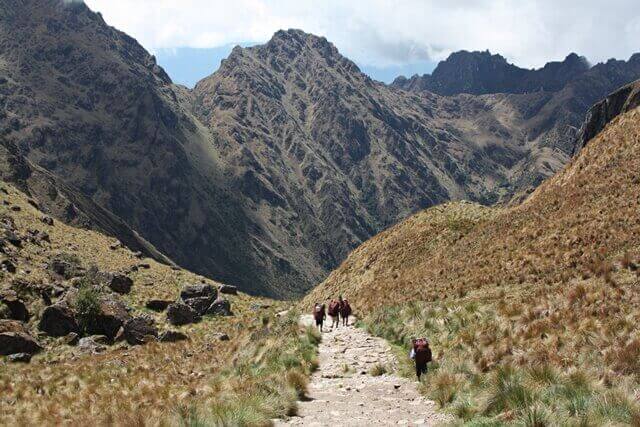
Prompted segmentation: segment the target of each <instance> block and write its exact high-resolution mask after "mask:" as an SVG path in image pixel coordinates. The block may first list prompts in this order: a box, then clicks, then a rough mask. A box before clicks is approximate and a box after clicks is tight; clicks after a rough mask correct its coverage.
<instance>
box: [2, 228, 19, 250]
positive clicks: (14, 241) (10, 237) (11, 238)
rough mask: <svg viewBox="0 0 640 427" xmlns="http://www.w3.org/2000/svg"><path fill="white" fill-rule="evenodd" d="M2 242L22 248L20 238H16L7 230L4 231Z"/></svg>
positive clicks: (16, 235) (13, 232)
mask: <svg viewBox="0 0 640 427" xmlns="http://www.w3.org/2000/svg"><path fill="white" fill-rule="evenodd" d="M4 240H6V241H7V242H9V243H11V244H12V245H13V246H17V247H21V246H22V237H20V236H18V234H16V232H15V231H13V230H10V229H8V228H7V229H5V230H4Z"/></svg>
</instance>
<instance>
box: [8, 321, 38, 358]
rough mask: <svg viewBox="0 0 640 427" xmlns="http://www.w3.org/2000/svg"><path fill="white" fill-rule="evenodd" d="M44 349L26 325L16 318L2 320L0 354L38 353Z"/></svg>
mask: <svg viewBox="0 0 640 427" xmlns="http://www.w3.org/2000/svg"><path fill="white" fill-rule="evenodd" d="M40 350H42V347H41V346H40V344H38V342H37V341H36V340H35V339H34V338H33V337H32V336H31V335H29V333H28V331H27V329H26V327H25V326H24V325H23V324H21V323H20V322H17V321H15V320H0V354H1V355H4V356H7V355H10V354H15V353H29V354H32V353H37V352H39V351H40Z"/></svg>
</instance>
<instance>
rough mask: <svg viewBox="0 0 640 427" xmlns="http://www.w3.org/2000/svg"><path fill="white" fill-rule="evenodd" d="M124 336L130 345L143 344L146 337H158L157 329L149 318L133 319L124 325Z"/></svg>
mask: <svg viewBox="0 0 640 427" xmlns="http://www.w3.org/2000/svg"><path fill="white" fill-rule="evenodd" d="M124 336H125V339H126V340H127V342H128V343H129V344H131V345H139V344H145V343H146V342H147V340H148V337H150V336H152V337H157V336H158V328H156V325H155V322H154V320H153V318H152V317H150V316H139V317H134V318H133V319H129V320H127V322H126V323H125V324H124Z"/></svg>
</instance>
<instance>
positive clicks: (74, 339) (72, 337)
mask: <svg viewBox="0 0 640 427" xmlns="http://www.w3.org/2000/svg"><path fill="white" fill-rule="evenodd" d="M78 341H80V335H78V334H77V333H75V332H69V333H68V334H67V335H65V336H64V338H63V339H62V342H64V343H65V344H66V345H71V346H73V345H77V344H78Z"/></svg>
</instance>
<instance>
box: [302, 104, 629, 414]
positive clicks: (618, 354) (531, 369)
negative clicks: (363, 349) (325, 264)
mask: <svg viewBox="0 0 640 427" xmlns="http://www.w3.org/2000/svg"><path fill="white" fill-rule="evenodd" d="M639 135H640V110H638V109H636V110H634V111H631V112H629V113H627V114H625V115H622V116H620V117H618V118H617V119H615V120H614V122H613V123H612V124H611V125H609V126H608V127H607V129H605V130H604V131H603V133H601V134H600V135H599V136H598V137H597V138H595V139H593V140H591V141H590V142H589V143H588V144H587V146H586V147H585V148H584V150H583V151H582V153H581V155H580V156H578V157H576V158H575V159H573V160H572V161H571V163H570V165H569V166H568V168H567V169H566V170H565V171H563V172H561V173H559V174H558V175H557V176H555V177H553V178H551V179H549V180H548V181H546V182H544V183H543V184H542V185H541V186H540V187H539V188H538V190H536V192H534V193H533V195H531V197H530V198H529V199H528V200H527V201H525V202H524V203H523V204H522V205H519V206H514V207H508V208H485V207H481V206H477V205H474V204H470V203H452V204H447V205H444V206H438V207H435V208H432V209H428V210H426V211H423V212H420V213H418V214H416V215H415V216H413V217H411V218H409V219H408V220H406V221H405V222H404V223H402V224H398V225H396V226H394V227H392V228H390V229H389V230H387V231H385V232H383V233H381V234H380V235H378V236H376V237H374V238H373V239H371V240H370V241H369V242H367V243H365V244H364V245H362V246H361V247H360V248H358V249H357V250H356V251H354V252H353V254H352V255H351V256H350V257H349V259H347V261H345V262H344V263H343V264H342V266H341V267H340V268H339V269H338V270H336V271H335V272H334V273H332V274H331V275H330V277H329V278H328V279H327V280H326V281H325V282H324V283H323V284H322V285H320V286H319V287H318V288H317V289H316V290H314V291H313V292H312V293H311V294H310V295H309V296H308V298H307V300H309V301H311V300H319V299H323V298H325V297H326V296H329V295H335V294H342V295H347V296H348V297H349V299H350V301H351V302H352V304H353V305H354V307H357V308H358V309H359V310H360V311H361V312H363V311H364V308H366V309H367V310H371V311H370V312H369V315H368V316H366V317H365V318H364V323H365V324H366V325H367V328H368V329H369V330H370V331H371V332H372V333H373V334H375V335H378V336H381V337H384V338H386V339H387V340H389V341H390V342H392V343H393V344H394V345H396V346H399V347H400V348H402V353H404V355H405V356H404V357H405V359H406V353H405V352H406V350H407V349H408V346H409V340H410V339H411V337H415V336H426V337H428V338H429V339H430V341H431V346H432V348H433V351H434V362H433V363H431V364H430V365H429V372H428V374H427V375H426V377H425V378H424V380H423V382H424V384H423V385H421V389H422V390H423V392H424V393H425V394H426V395H427V396H429V397H430V398H431V399H433V400H435V401H436V402H437V403H438V404H439V405H442V406H443V408H445V410H447V411H450V412H451V413H453V414H454V415H456V416H457V417H459V418H460V420H461V421H463V422H468V423H469V424H470V425H494V424H500V423H508V422H514V423H517V424H521V425H532V426H533V425H603V424H604V425H606V424H608V425H619V424H632V425H633V424H636V425H637V424H638V423H640V403H639V402H638V390H640V374H639V373H640V365H638V360H640V335H639V334H638V330H637V325H638V324H639V323H640V294H639V293H638V286H639V283H640V282H639V278H640V277H639V275H638V267H637V266H638V265H639V264H640V258H639V255H638V253H639V249H640V221H638V218H639V214H638V212H640V199H638V197H637V193H638V190H639V188H638V183H640V181H639V180H638V175H637V172H636V171H637V170H640V151H638V141H640V139H639V138H640V136H639ZM452 218H456V220H452ZM400 372H406V373H407V375H414V374H412V373H411V371H410V370H409V369H405V368H402V367H401V369H400Z"/></svg>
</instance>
